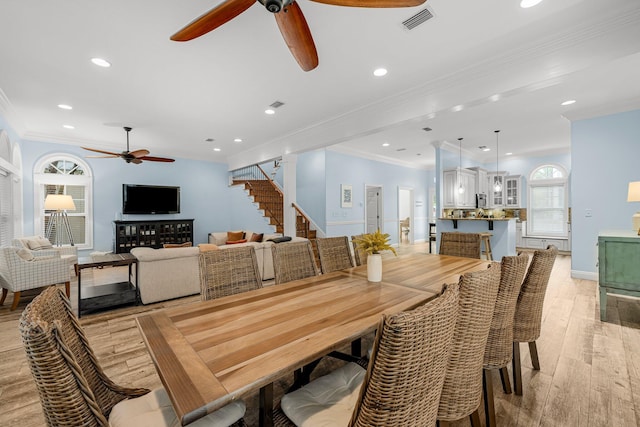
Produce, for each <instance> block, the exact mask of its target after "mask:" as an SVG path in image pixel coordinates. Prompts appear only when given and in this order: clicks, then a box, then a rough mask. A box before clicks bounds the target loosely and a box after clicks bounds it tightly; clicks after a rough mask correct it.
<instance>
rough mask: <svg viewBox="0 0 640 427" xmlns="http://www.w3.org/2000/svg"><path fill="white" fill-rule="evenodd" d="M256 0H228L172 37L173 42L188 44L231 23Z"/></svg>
mask: <svg viewBox="0 0 640 427" xmlns="http://www.w3.org/2000/svg"><path fill="white" fill-rule="evenodd" d="M255 1H256V0H227V1H225V2H224V3H222V4H220V5H218V6H217V7H215V8H213V9H211V10H210V11H209V12H207V13H205V14H204V15H202V16H200V17H199V18H196V19H195V20H193V21H192V22H191V23H190V24H189V25H187V26H186V27H184V28H183V29H181V30H180V31H178V32H177V33H175V34H174V35H172V36H171V40H173V41H177V42H186V41H189V40H193V39H195V38H197V37H200V36H202V35H204V34H207V33H208V32H209V31H212V30H215V29H216V28H218V27H219V26H221V25H222V24H224V23H226V22H229V21H231V20H232V19H233V18H235V17H236V16H238V15H240V14H241V13H242V12H244V11H245V10H247V9H249V7H251V6H253V4H254V3H255Z"/></svg>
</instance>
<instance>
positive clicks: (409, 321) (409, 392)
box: [350, 284, 459, 427]
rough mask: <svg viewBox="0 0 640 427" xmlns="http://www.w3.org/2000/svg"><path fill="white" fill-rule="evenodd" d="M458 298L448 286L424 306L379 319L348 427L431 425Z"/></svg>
mask: <svg viewBox="0 0 640 427" xmlns="http://www.w3.org/2000/svg"><path fill="white" fill-rule="evenodd" d="M458 293H459V285H458V284H452V285H448V286H446V288H445V290H444V292H443V293H442V295H440V296H439V297H438V298H436V299H434V300H432V301H430V302H428V303H426V304H425V305H423V306H420V307H418V308H416V309H414V310H411V311H406V312H402V313H398V314H395V315H393V316H389V317H383V320H382V322H381V325H380V327H379V328H378V332H377V334H376V339H375V341H374V346H373V351H372V356H371V361H370V362H369V367H368V370H367V374H366V376H365V380H364V382H363V385H362V388H361V391H360V399H359V401H358V403H357V404H356V408H355V409H354V414H353V417H352V420H351V423H350V425H351V426H357V427H365V426H367V427H371V426H385V427H406V426H432V425H435V422H436V415H437V413H438V401H439V399H440V393H441V391H442V384H443V382H444V377H445V373H446V370H447V361H448V359H449V353H450V351H451V343H452V338H453V334H454V330H455V323H456V319H457V317H458Z"/></svg>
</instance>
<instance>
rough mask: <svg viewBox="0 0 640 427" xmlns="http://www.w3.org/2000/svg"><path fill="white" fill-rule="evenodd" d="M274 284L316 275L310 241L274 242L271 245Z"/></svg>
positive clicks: (316, 270) (316, 269)
mask: <svg viewBox="0 0 640 427" xmlns="http://www.w3.org/2000/svg"><path fill="white" fill-rule="evenodd" d="M271 253H272V255H273V273H274V276H275V282H276V285H278V284H280V283H286V282H291V281H293V280H299V279H304V278H307V277H313V276H317V275H318V268H317V267H316V259H315V256H314V254H313V248H312V247H311V242H310V241H308V240H306V241H304V242H293V243H276V244H274V245H273V246H272V247H271Z"/></svg>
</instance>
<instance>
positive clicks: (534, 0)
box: [520, 0, 542, 9]
mask: <svg viewBox="0 0 640 427" xmlns="http://www.w3.org/2000/svg"><path fill="white" fill-rule="evenodd" d="M541 1H542V0H522V1H521V2H520V7H521V8H523V9H527V8H529V7H533V6H535V5H537V4H538V3H540V2H541Z"/></svg>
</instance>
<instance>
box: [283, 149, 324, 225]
mask: <svg viewBox="0 0 640 427" xmlns="http://www.w3.org/2000/svg"><path fill="white" fill-rule="evenodd" d="M325 161H326V158H325V150H314V151H309V152H306V153H302V154H299V155H298V157H297V161H296V200H297V202H298V205H299V206H300V207H301V208H302V209H303V210H304V211H305V212H306V213H307V215H309V217H310V218H311V220H312V221H313V222H315V223H316V224H317V225H318V227H320V229H321V231H323V232H325V231H326V229H327V203H326V198H325V191H326V188H327V183H326V176H325V175H326V163H325ZM281 169H282V168H281Z"/></svg>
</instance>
